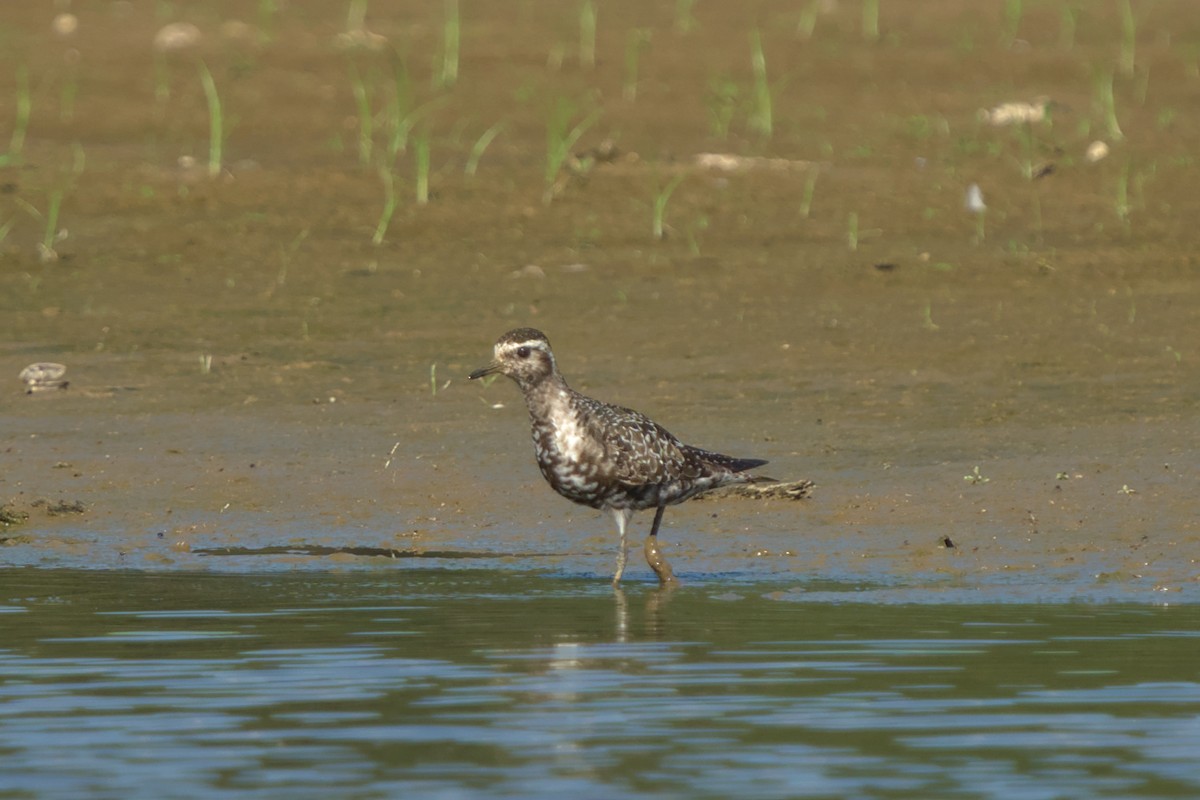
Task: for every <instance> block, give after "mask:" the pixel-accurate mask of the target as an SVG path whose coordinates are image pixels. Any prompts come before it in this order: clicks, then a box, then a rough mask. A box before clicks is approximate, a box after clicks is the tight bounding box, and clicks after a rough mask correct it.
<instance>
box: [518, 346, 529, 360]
mask: <svg viewBox="0 0 1200 800" xmlns="http://www.w3.org/2000/svg"><path fill="white" fill-rule="evenodd" d="M517 356H518V357H519V358H529V348H528V347H518V348H517Z"/></svg>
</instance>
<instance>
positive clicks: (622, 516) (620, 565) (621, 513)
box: [612, 508, 629, 586]
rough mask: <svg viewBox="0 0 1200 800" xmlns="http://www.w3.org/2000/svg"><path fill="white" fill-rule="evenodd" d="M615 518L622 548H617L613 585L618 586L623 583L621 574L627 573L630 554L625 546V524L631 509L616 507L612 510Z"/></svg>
mask: <svg viewBox="0 0 1200 800" xmlns="http://www.w3.org/2000/svg"><path fill="white" fill-rule="evenodd" d="M612 514H613V519H614V520H616V522H617V533H619V534H620V535H621V544H620V549H619V550H617V571H616V572H615V573H613V579H612V583H613V586H618V585H619V584H620V583H621V576H622V575H623V574H625V560H626V557H627V556H628V552H627V548H626V546H625V524H626V523H627V522H629V509H626V508H614V509H613V510H612Z"/></svg>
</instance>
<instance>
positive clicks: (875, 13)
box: [862, 0, 879, 42]
mask: <svg viewBox="0 0 1200 800" xmlns="http://www.w3.org/2000/svg"><path fill="white" fill-rule="evenodd" d="M862 34H863V38H864V39H866V40H867V41H868V42H877V41H879V0H863V10H862Z"/></svg>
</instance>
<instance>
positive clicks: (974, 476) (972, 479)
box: [963, 464, 991, 486]
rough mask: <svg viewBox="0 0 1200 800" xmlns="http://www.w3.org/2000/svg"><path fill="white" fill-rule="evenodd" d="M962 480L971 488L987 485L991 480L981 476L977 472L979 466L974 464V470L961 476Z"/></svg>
mask: <svg viewBox="0 0 1200 800" xmlns="http://www.w3.org/2000/svg"><path fill="white" fill-rule="evenodd" d="M963 480H964V481H966V482H967V483H969V484H971V485H972V486H978V485H979V484H981V483H987V482H988V481H990V480H991V478H985V477H984V476H983V475H981V474H980V472H979V465H978V464H976V465H975V469H973V470H971V472H970V474H968V475H963Z"/></svg>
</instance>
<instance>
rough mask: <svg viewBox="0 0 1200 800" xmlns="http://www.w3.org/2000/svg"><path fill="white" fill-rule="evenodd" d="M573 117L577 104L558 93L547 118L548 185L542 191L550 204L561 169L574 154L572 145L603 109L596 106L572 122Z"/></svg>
mask: <svg viewBox="0 0 1200 800" xmlns="http://www.w3.org/2000/svg"><path fill="white" fill-rule="evenodd" d="M574 117H575V104H574V103H572V102H571V101H570V100H568V99H566V98H565V97H559V98H558V99H557V100H556V101H555V103H554V105H553V106H552V107H551V109H550V114H549V116H548V117H547V118H546V173H545V181H546V189H545V191H544V192H543V194H542V202H543V203H546V204H549V203H550V202H552V201H553V200H554V196H555V195H556V194H557V193H558V188H557V185H558V176H559V172H561V171H562V167H563V164H565V163H566V161H567V158H568V157H569V156H570V155H571V148H572V147H574V146H575V143H576V142H577V141H579V137H581V136H583V134H584V132H586V131H587V129H588V128H590V127H592V125H594V124H596V121H597V120H599V119H600V110H599V109H594V110H593V111H592V112H591V113H589V114H588V115H587V116H585V117H584V118H583V119H582V120H580V121H579V122H578V123H576V124H575V125H574V126H572V125H571V120H572V119H573V118H574Z"/></svg>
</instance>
